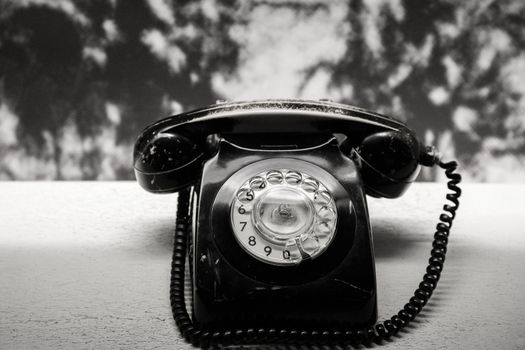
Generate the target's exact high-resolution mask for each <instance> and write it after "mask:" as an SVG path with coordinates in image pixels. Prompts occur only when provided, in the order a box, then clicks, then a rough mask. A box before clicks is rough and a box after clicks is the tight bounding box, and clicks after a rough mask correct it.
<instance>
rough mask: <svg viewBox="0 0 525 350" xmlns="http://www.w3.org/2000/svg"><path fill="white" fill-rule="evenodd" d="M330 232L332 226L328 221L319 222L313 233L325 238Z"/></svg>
mask: <svg viewBox="0 0 525 350" xmlns="http://www.w3.org/2000/svg"><path fill="white" fill-rule="evenodd" d="M330 232H332V225H331V224H330V222H328V221H319V222H317V223H316V225H315V233H317V234H318V235H320V236H321V237H323V236H326V235H328V234H330Z"/></svg>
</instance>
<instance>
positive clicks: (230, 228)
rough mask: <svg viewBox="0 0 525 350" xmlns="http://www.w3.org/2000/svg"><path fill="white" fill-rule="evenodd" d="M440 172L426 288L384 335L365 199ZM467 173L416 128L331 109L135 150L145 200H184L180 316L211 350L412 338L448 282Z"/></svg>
mask: <svg viewBox="0 0 525 350" xmlns="http://www.w3.org/2000/svg"><path fill="white" fill-rule="evenodd" d="M435 164H438V165H440V166H441V167H442V168H444V169H445V173H446V175H447V177H448V178H449V182H448V188H449V189H450V190H451V191H452V192H451V193H449V194H447V196H446V198H447V200H448V201H449V202H450V203H449V204H447V205H445V206H444V211H445V212H444V213H443V214H441V216H440V222H439V223H438V225H437V229H436V233H435V235H434V241H433V248H432V251H431V257H430V260H429V265H428V267H427V269H426V273H425V274H424V276H423V281H422V282H421V284H420V285H419V286H418V288H417V289H416V291H415V292H414V295H413V296H412V298H411V299H410V301H409V302H408V303H407V304H406V305H405V306H404V307H403V308H402V309H401V311H399V313H398V314H396V315H394V316H393V317H392V318H391V319H389V320H386V321H384V322H381V323H378V324H376V325H374V323H375V322H376V318H377V301H376V294H377V293H376V280H375V268H374V256H373V245H372V239H371V231H370V224H369V219H368V209H367V205H366V198H365V194H368V195H371V196H375V197H387V198H395V197H398V196H400V195H401V194H403V192H404V191H405V190H406V189H407V188H408V186H409V185H410V184H411V183H412V182H413V181H414V180H415V178H416V176H417V175H418V173H419V170H420V167H421V165H423V166H433V165H435ZM456 167H457V164H456V162H449V163H443V162H441V161H440V160H439V156H438V155H437V152H436V151H435V149H434V148H433V147H424V146H422V145H421V143H420V142H419V141H418V140H417V138H416V136H415V134H414V133H413V132H412V131H411V130H410V129H408V128H407V127H406V126H405V125H404V124H403V123H401V122H399V121H397V120H394V119H392V118H389V117H386V116H383V115H380V114H377V113H373V112H370V111H367V110H364V109H360V108H356V107H351V106H347V105H343V104H337V103H333V102H329V101H299V100H268V101H254V102H235V103H220V104H217V105H213V106H210V107H207V108H204V109H199V110H196V111H192V112H188V113H184V114H181V115H177V116H174V117H170V118H166V119H163V120H161V121H159V122H157V123H155V124H152V125H151V126H149V127H147V128H146V129H145V130H144V131H143V132H142V134H141V135H140V137H139V138H138V140H137V142H136V144H135V149H134V169H135V175H136V178H137V180H138V182H139V183H140V185H141V186H142V187H144V188H145V189H146V190H148V191H150V192H156V193H169V192H179V195H178V196H179V197H178V208H177V222H176V230H175V243H174V253H173V262H172V282H171V303H172V309H173V314H174V318H175V321H176V324H177V326H178V327H179V329H180V331H181V333H182V335H183V336H184V338H185V339H186V340H187V341H189V342H191V343H192V344H194V345H196V346H201V347H203V348H207V347H210V346H217V345H220V346H227V345H232V344H254V343H255V344H261V343H272V344H277V343H293V344H305V343H309V344H326V345H334V344H352V345H355V344H367V343H371V342H375V343H380V342H381V341H382V340H383V339H385V338H387V337H390V336H391V335H393V334H394V333H396V332H397V331H399V330H400V329H401V328H402V327H404V326H405V325H406V324H408V323H409V322H410V321H411V320H412V319H413V318H414V317H415V316H416V315H417V314H418V313H419V312H420V311H421V308H422V307H423V306H424V305H425V304H426V302H427V301H428V299H429V298H430V296H431V294H432V291H433V290H434V288H435V287H436V285H437V282H438V280H439V277H440V275H441V271H442V268H443V263H444V260H445V254H446V247H447V242H448V239H447V238H448V235H449V231H450V228H451V225H452V220H453V219H454V217H455V213H456V210H457V208H458V205H459V202H458V198H459V196H460V194H461V191H460V189H459V187H458V186H457V185H458V183H459V182H460V181H461V177H460V175H459V174H457V173H455V169H456ZM186 259H188V261H189V275H190V277H191V281H192V316H191V317H190V316H189V314H188V312H187V308H186V303H185V298H184V283H185V277H186V268H187V266H186Z"/></svg>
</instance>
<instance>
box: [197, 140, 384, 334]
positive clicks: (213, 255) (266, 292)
mask: <svg viewBox="0 0 525 350" xmlns="http://www.w3.org/2000/svg"><path fill="white" fill-rule="evenodd" d="M246 136H247V135H246ZM255 139H256V137H255ZM264 140H265V144H264V145H259V148H258V149H254V148H251V147H253V146H254V145H256V144H257V143H256V142H254V138H252V137H245V138H239V137H238V135H236V136H232V138H228V137H226V140H222V141H221V142H220V145H219V150H218V153H217V154H216V155H215V156H214V157H213V158H212V159H210V160H209V161H207V162H206V164H205V165H204V169H203V174H202V182H201V184H200V187H199V190H198V195H197V196H196V199H197V200H198V214H197V220H198V221H197V226H196V230H195V232H194V238H193V247H194V255H193V276H194V280H193V293H194V294H193V296H194V297H193V312H194V319H195V321H196V322H197V323H198V324H200V325H201V326H203V327H205V328H208V327H214V328H219V329H222V328H230V327H242V326H245V325H246V324H249V325H250V326H253V327H255V328H257V327H265V326H266V327H278V326H280V327H287V326H288V325H290V324H293V325H294V326H304V327H314V326H325V327H328V326H335V325H347V326H349V325H354V326H362V325H369V324H372V323H373V322H374V321H375V320H376V317H377V311H376V310H377V305H376V284H375V271H374V263H373V251H372V244H371V238H370V225H369V222H368V212H367V207H366V200H365V195H364V192H363V188H362V184H361V179H360V175H359V172H358V169H357V167H356V164H355V162H354V161H353V160H351V159H350V158H348V157H346V156H345V155H343V154H342V153H341V151H340V149H339V145H338V143H337V142H336V141H335V139H334V138H333V137H324V138H317V139H316V138H314V137H308V138H303V142H302V143H298V142H295V141H297V140H295V141H294V142H293V143H290V140H289V139H281V138H279V137H278V136H275V135H274V136H273V138H272V137H270V136H267V137H264ZM314 140H316V141H317V142H318V144H317V145H315V146H314V145H313V142H314ZM234 141H235V143H234ZM243 141H244V142H243ZM283 142H284V143H286V144H287V147H286V148H287V149H285V150H282V149H281V150H279V149H272V148H273V147H272V146H276V145H278V146H279V148H280V147H282V146H283ZM279 167H293V168H298V169H305V170H306V171H308V172H309V173H314V172H317V173H318V174H319V175H322V176H323V183H324V184H325V185H326V186H327V188H329V190H330V192H331V193H332V195H333V196H334V199H335V201H336V206H337V211H338V224H337V230H336V235H335V238H334V241H333V242H332V243H331V244H330V246H329V248H328V249H327V250H326V251H325V252H324V253H323V254H322V255H321V256H319V257H317V258H315V259H312V260H310V261H304V262H302V263H301V264H299V265H298V266H275V265H269V264H265V263H262V262H261V261H259V260H257V259H255V258H253V257H252V256H250V255H249V254H247V253H246V252H245V251H244V250H243V249H242V247H241V246H240V245H239V243H238V242H237V241H236V240H235V238H234V236H233V233H232V229H231V223H230V215H229V208H230V204H231V200H232V198H233V195H234V193H235V191H236V189H237V187H238V185H239V183H242V181H240V180H239V178H243V179H244V178H246V176H248V178H249V176H250V175H249V174H250V172H251V173H257V172H259V171H260V170H261V169H262V170H264V169H267V170H270V169H272V168H279ZM230 180H231V181H230ZM230 187H231V188H230Z"/></svg>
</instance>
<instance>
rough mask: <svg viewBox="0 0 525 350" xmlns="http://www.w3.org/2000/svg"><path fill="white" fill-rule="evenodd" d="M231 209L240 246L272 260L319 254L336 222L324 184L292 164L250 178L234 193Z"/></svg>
mask: <svg viewBox="0 0 525 350" xmlns="http://www.w3.org/2000/svg"><path fill="white" fill-rule="evenodd" d="M280 198H282V203H281V201H280ZM230 213H231V215H230V216H231V225H232V228H233V233H234V236H235V238H236V240H237V241H238V243H239V244H240V245H241V247H242V248H243V249H244V250H245V251H247V252H248V253H249V254H250V255H251V256H253V257H255V258H256V259H258V260H261V261H263V262H266V263H269V264H273V265H297V264H299V263H300V262H301V261H303V260H305V259H314V258H315V257H317V256H319V255H320V254H322V253H323V252H324V251H325V250H326V249H327V247H328V246H329V244H330V242H331V241H332V239H333V237H334V235H335V229H336V224H337V208H336V205H335V201H334V199H333V198H332V196H331V195H330V193H329V191H328V190H327V188H326V186H324V185H323V184H322V182H320V181H319V180H318V179H316V178H314V177H312V176H310V175H309V174H307V173H305V172H300V171H296V170H293V169H272V170H269V171H264V172H260V173H258V174H256V175H254V176H252V177H250V178H249V179H248V180H246V181H245V182H244V183H243V184H242V185H241V186H240V187H239V188H238V190H237V191H236V192H235V195H234V198H233V200H232V204H231V207H230Z"/></svg>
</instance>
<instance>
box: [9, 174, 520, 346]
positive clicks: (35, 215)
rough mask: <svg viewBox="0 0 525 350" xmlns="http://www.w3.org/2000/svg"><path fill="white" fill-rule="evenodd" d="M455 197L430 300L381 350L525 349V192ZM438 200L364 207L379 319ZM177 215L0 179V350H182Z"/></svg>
mask: <svg viewBox="0 0 525 350" xmlns="http://www.w3.org/2000/svg"><path fill="white" fill-rule="evenodd" d="M463 188H464V195H463V197H462V200H461V208H460V210H459V212H458V217H457V220H456V223H455V225H454V227H453V230H452V236H451V242H450V245H449V247H450V248H449V254H448V256H447V262H446V266H445V271H444V273H443V276H442V279H441V281H440V283H439V286H438V289H437V290H436V292H435V293H434V296H433V298H432V300H431V301H430V302H429V304H428V306H427V307H426V309H425V310H424V311H423V313H422V314H421V315H420V316H419V317H418V319H417V320H416V321H414V322H413V323H412V324H411V325H410V326H409V327H408V328H407V329H406V330H405V331H402V332H400V333H399V335H398V336H396V337H394V340H393V341H388V342H386V343H385V346H384V347H381V348H382V349H398V348H399V349H494V348H496V349H525V205H524V204H523V199H524V198H525V185H477V184H466V185H464V186H463ZM444 194H445V185H444V184H415V185H414V186H412V188H411V189H410V190H409V191H408V192H407V193H406V194H405V195H404V196H403V197H402V198H400V199H397V200H386V199H382V200H378V199H371V198H369V208H370V215H371V221H372V225H373V229H374V243H375V254H376V267H377V282H378V299H379V314H380V318H383V317H386V316H390V315H391V314H393V313H394V312H397V310H398V309H399V308H400V307H401V306H402V305H403V304H404V303H405V302H406V300H407V299H408V297H409V296H410V295H411V293H412V292H413V290H414V289H415V288H416V286H417V284H418V283H419V280H420V279H421V276H422V275H423V273H424V266H425V264H426V260H427V259H428V254H429V249H430V248H429V247H430V241H431V237H432V234H433V231H434V227H435V223H436V220H437V217H438V214H439V212H440V209H441V206H442V205H443V202H444V200H443V199H444ZM175 208H176V196H175V195H153V194H149V193H147V192H145V191H143V190H142V189H141V188H139V186H138V185H137V184H136V183H134V182H96V183H93V182H91V183H90V182H0V316H1V317H0V349H33V348H35V349H62V348H63V349H76V348H80V349H101V348H103V349H118V348H144V349H154V348H160V349H191V346H189V345H187V344H185V343H184V342H183V341H182V340H181V339H180V336H179V334H178V331H177V330H176V328H175V325H174V322H173V319H172V315H171V310H170V307H169V297H168V295H169V294H168V293H169V268H170V260H171V249H172V231H173V226H174V213H175ZM372 347H375V346H372ZM297 349H302V347H297Z"/></svg>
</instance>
